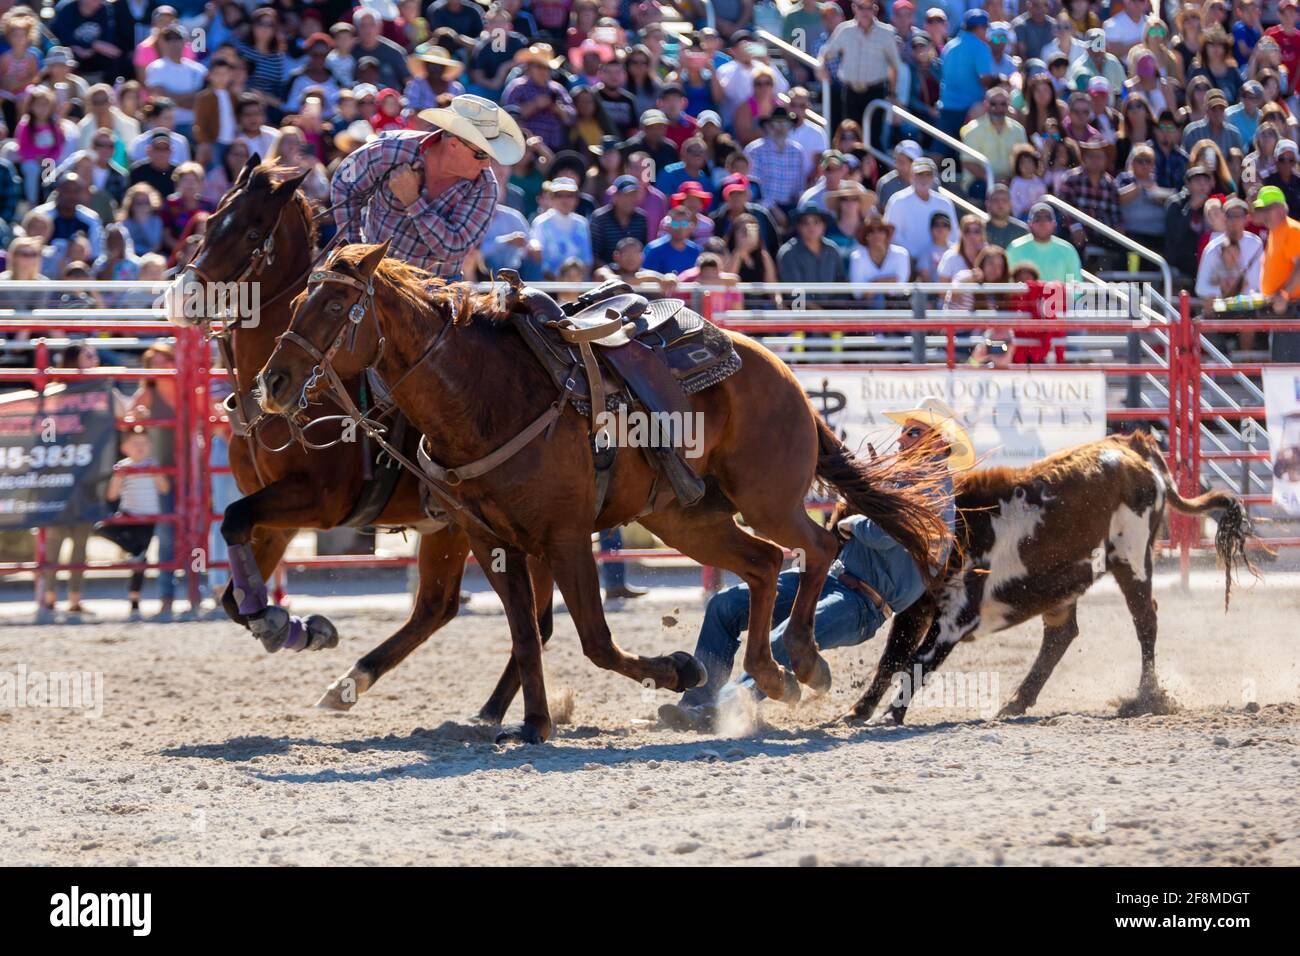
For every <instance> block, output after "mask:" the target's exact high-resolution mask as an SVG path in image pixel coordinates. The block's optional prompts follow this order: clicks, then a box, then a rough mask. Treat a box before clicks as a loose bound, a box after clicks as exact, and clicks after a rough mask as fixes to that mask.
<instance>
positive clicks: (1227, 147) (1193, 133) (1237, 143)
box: [1183, 89, 1245, 157]
mask: <svg viewBox="0 0 1300 956" xmlns="http://www.w3.org/2000/svg"><path fill="white" fill-rule="evenodd" d="M1227 113H1228V98H1227V97H1226V96H1225V95H1224V94H1223V91H1222V90H1215V89H1212V90H1210V92H1208V93H1206V94H1205V118H1204V119H1199V120H1196V121H1195V122H1192V123H1188V124H1187V128H1186V129H1184V130H1183V149H1185V150H1186V151H1187V152H1188V153H1190V152H1191V151H1192V148H1193V147H1194V146H1195V145H1196V144H1197V143H1199V142H1200V141H1201V140H1203V139H1208V140H1212V141H1213V142H1214V145H1215V146H1217V147H1218V149H1219V155H1221V156H1224V157H1228V156H1231V155H1232V150H1234V149H1238V150H1240V149H1243V147H1244V146H1245V140H1244V139H1242V136H1241V133H1240V131H1239V130H1238V129H1237V128H1236V127H1235V126H1233V125H1232V124H1231V123H1229V122H1228V121H1227Z"/></svg>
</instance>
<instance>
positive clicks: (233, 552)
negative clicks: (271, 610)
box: [228, 544, 266, 617]
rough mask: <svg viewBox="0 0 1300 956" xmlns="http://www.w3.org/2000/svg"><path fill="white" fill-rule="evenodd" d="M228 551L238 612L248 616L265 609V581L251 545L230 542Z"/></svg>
mask: <svg viewBox="0 0 1300 956" xmlns="http://www.w3.org/2000/svg"><path fill="white" fill-rule="evenodd" d="M228 553H229V556H230V580H231V583H232V584H233V585H234V590H235V601H236V602H237V603H238V605H239V613H240V614H243V615H244V616H245V617H248V616H250V615H253V614H257V613H259V612H261V611H264V610H266V582H265V581H263V580H262V572H261V571H259V570H258V568H257V562H256V561H255V560H254V559H253V546H252V545H250V544H232V545H231V546H230V547H229V549H228Z"/></svg>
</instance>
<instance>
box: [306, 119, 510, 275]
mask: <svg viewBox="0 0 1300 956" xmlns="http://www.w3.org/2000/svg"><path fill="white" fill-rule="evenodd" d="M430 135H431V134H429V133H427V132H421V131H417V130H396V131H393V132H390V133H385V134H383V135H381V136H380V137H379V138H378V139H376V140H374V141H372V142H369V143H367V144H366V145H365V146H362V147H361V148H360V149H358V150H356V152H354V153H352V154H351V155H349V156H348V157H347V158H346V159H344V160H343V161H342V162H341V163H339V166H338V169H336V170H335V172H334V179H333V181H332V182H331V183H330V203H331V204H334V205H336V206H337V207H338V208H336V209H335V210H334V222H335V223H336V224H337V225H338V230H339V234H340V239H339V242H383V241H384V240H385V239H392V240H393V243H392V245H391V246H390V247H389V252H388V254H389V255H391V256H392V257H393V258H395V259H401V260H402V261H403V262H408V263H410V264H411V265H413V266H419V267H420V268H422V269H426V270H428V271H429V272H432V273H433V274H434V275H439V276H443V277H444V278H447V277H451V276H456V275H459V274H460V271H461V264H462V263H463V262H464V261H465V257H466V256H467V255H469V253H470V252H472V251H473V250H474V249H476V248H478V244H479V243H480V242H481V241H482V240H483V235H484V233H486V232H487V228H488V223H490V222H491V221H492V211H493V210H494V209H495V208H496V203H497V181H496V177H495V176H493V175H492V170H490V169H485V170H483V172H482V173H481V174H479V177H478V178H477V179H474V180H468V179H466V180H462V181H460V182H458V183H456V184H455V185H453V186H452V187H451V188H449V189H447V190H446V191H445V192H443V193H442V194H440V195H438V196H437V197H435V198H433V199H429V198H428V197H427V196H424V195H421V196H420V199H419V200H418V201H417V202H415V203H414V204H413V205H410V206H403V205H402V203H401V202H400V201H398V199H397V197H396V196H394V195H393V191H392V189H390V188H389V186H388V184H387V183H384V184H383V185H382V186H380V187H379V189H378V191H377V192H375V193H374V195H372V196H371V197H370V199H369V200H368V201H367V202H366V204H365V207H364V208H358V206H359V204H358V201H357V198H355V197H359V196H361V195H362V194H363V193H365V192H366V190H368V189H370V188H371V187H372V186H374V184H375V183H377V182H379V181H380V180H381V179H382V178H383V177H384V176H385V175H386V174H387V173H388V172H389V171H390V170H392V169H394V168H396V167H397V166H400V165H410V164H412V163H418V168H419V170H420V174H421V177H423V175H424V164H423V162H422V161H421V159H420V157H421V152H420V148H421V147H422V146H423V145H424V142H425V140H427V139H428V138H429V136H430Z"/></svg>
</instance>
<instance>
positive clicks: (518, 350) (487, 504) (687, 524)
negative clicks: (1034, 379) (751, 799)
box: [259, 243, 948, 742]
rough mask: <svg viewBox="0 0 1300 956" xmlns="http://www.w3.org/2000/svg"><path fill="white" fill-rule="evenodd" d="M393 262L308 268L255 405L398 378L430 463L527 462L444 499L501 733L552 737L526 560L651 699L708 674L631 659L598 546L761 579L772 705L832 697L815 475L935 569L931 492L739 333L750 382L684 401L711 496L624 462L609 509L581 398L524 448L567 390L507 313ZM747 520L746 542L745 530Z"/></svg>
mask: <svg viewBox="0 0 1300 956" xmlns="http://www.w3.org/2000/svg"><path fill="white" fill-rule="evenodd" d="M386 251H387V244H386V243H385V244H384V245H381V246H368V245H353V246H345V247H342V248H341V249H339V250H336V251H335V252H333V253H332V254H331V255H330V257H329V259H328V260H327V262H326V264H325V266H324V267H323V269H322V270H319V271H316V272H313V274H312V278H311V280H310V281H309V283H308V287H307V290H306V292H305V293H303V294H302V295H300V296H299V297H298V299H297V300H295V310H296V311H295V314H294V318H293V320H292V322H291V325H290V332H289V333H288V335H287V336H285V337H283V338H282V340H281V343H280V344H279V345H278V346H277V347H276V349H275V351H274V352H273V353H272V354H271V357H270V359H269V360H268V361H267V363H266V365H265V367H264V368H263V370H262V372H261V374H260V376H259V383H260V389H259V393H260V400H261V403H262V407H263V408H264V409H265V410H266V411H268V412H276V413H283V412H286V411H290V410H292V408H294V407H296V406H297V404H298V402H299V401H300V398H301V396H302V395H304V394H305V390H307V389H310V388H313V387H316V386H315V384H314V383H317V382H319V381H321V373H322V370H323V369H329V370H332V372H330V373H327V375H328V374H333V375H337V376H340V377H342V378H347V377H350V376H356V375H359V374H361V372H362V371H363V370H364V369H365V368H367V367H374V368H376V369H377V370H378V371H379V372H380V373H381V375H382V376H383V377H384V379H385V381H387V382H389V383H392V389H393V396H394V399H395V400H396V401H397V404H398V406H399V407H400V408H401V409H402V410H403V411H404V412H405V413H406V415H407V417H408V418H409V419H410V420H411V422H412V423H413V424H414V425H415V426H416V428H417V429H419V431H421V432H422V433H423V434H424V436H425V440H426V442H427V451H428V454H429V456H430V457H431V458H434V459H436V460H437V461H438V462H441V463H443V464H444V465H454V466H458V467H462V468H464V467H465V465H466V464H468V463H473V462H479V461H480V460H482V459H484V458H485V457H486V456H489V455H491V454H493V453H495V452H497V451H498V450H499V449H501V448H503V447H504V446H511V447H516V448H517V449H518V450H517V452H515V453H514V454H512V455H511V457H510V458H509V460H508V461H506V462H505V463H504V464H502V465H500V466H499V467H495V468H493V469H492V470H490V471H488V472H487V473H486V474H482V475H480V476H478V477H471V478H466V479H463V480H457V481H456V482H455V483H454V484H443V483H439V484H438V485H437V486H436V487H437V488H438V489H439V493H440V494H441V495H443V496H444V498H445V499H447V500H450V501H451V502H452V505H451V508H450V511H451V514H452V517H453V519H454V520H456V521H458V523H460V524H461V525H462V527H464V528H465V529H466V531H467V532H468V534H469V540H470V548H471V550H472V551H473V553H474V554H475V556H476V557H477V558H478V561H479V563H480V565H481V566H482V567H483V569H484V572H485V573H486V574H487V576H488V578H489V580H490V581H491V582H492V585H493V587H494V588H495V589H496V591H497V593H498V594H499V595H500V596H501V598H502V601H503V603H504V604H505V606H506V614H507V617H508V619H509V624H510V632H511V639H512V646H513V654H514V660H515V662H516V664H517V665H518V666H519V669H520V672H521V676H522V681H523V692H524V722H523V724H522V725H517V726H513V727H510V728H508V729H506V730H505V731H504V732H503V734H502V738H507V739H517V740H523V741H527V742H538V741H541V740H544V739H546V738H547V737H548V736H549V734H550V732H551V718H550V714H549V711H548V708H547V700H546V693H545V684H544V678H543V674H542V667H541V641H540V639H539V634H538V631H537V624H536V614H535V608H534V596H533V590H532V588H531V587H530V585H529V578H528V573H527V572H528V566H527V563H526V561H525V556H528V555H532V556H536V557H539V558H541V559H543V560H544V561H545V562H546V564H547V566H548V567H549V568H550V569H551V572H552V573H553V575H554V577H555V582H556V584H557V586H558V587H559V589H560V592H561V594H562V595H563V596H564V599H565V602H566V605H567V606H568V608H569V612H570V614H571V615H572V617H573V621H574V624H575V626H576V628H577V630H578V634H579V636H580V638H581V640H582V646H583V651H584V652H585V653H586V655H587V656H588V657H589V658H590V659H591V660H592V661H593V662H594V663H596V664H597V665H599V666H601V667H605V668H608V669H611V670H614V671H617V672H618V673H621V674H623V675H625V676H627V677H631V678H633V679H634V680H637V681H639V682H649V683H651V684H653V686H655V687H660V688H667V689H670V690H676V691H681V690H685V689H687V688H689V687H691V686H696V685H698V684H699V683H701V682H702V681H703V679H704V677H705V674H704V672H703V668H702V667H701V665H700V664H699V662H697V661H695V659H694V658H692V657H691V656H690V655H688V654H684V653H682V652H678V653H676V654H673V655H669V656H664V657H652V658H647V657H636V656H634V655H632V654H629V653H627V652H625V651H623V650H622V649H620V648H619V647H618V646H617V645H616V644H615V643H614V641H613V639H612V637H611V635H610V632H609V627H608V625H607V623H606V621H605V617H604V614H603V610H602V607H601V601H600V585H599V577H598V573H597V567H596V563H595V560H594V559H593V556H592V553H591V533H592V531H593V530H596V529H603V528H608V527H612V526H614V525H618V524H623V523H626V522H627V521H630V520H632V519H633V518H636V519H637V520H639V521H640V522H641V523H642V524H643V525H645V526H646V527H647V528H649V529H650V530H651V531H652V532H653V533H654V534H656V535H658V536H659V537H660V538H661V539H663V540H664V541H665V542H666V543H667V544H668V545H669V546H671V547H675V548H677V549H678V550H680V551H681V552H682V553H684V554H686V555H689V556H690V557H691V558H693V559H695V560H696V561H699V562H700V563H702V564H708V565H713V566H717V567H723V568H727V569H729V570H731V571H733V572H734V573H736V574H738V575H739V576H740V577H741V578H742V579H743V580H744V581H745V582H746V583H747V584H748V585H749V587H750V615H749V636H748V641H747V644H746V648H745V658H744V663H745V669H746V671H747V672H748V673H750V674H751V675H753V676H754V678H755V680H756V682H757V684H758V686H759V687H760V689H761V690H762V691H763V692H764V693H766V694H767V695H768V696H769V697H772V698H775V699H778V700H782V699H784V700H792V699H797V697H798V695H799V684H798V682H802V683H805V684H809V685H810V686H812V687H814V688H815V689H825V688H826V687H828V686H829V684H830V670H829V668H828V667H827V665H826V662H825V660H824V659H823V658H822V657H821V655H820V654H819V653H818V650H817V646H816V643H815V641H814V639H813V613H814V610H815V607H816V602H817V599H818V597H819V596H820V593H821V589H822V584H823V582H824V579H825V577H826V573H827V571H828V570H829V568H830V565H831V562H832V561H833V559H834V558H835V556H836V553H837V547H836V542H835V539H834V536H833V535H832V534H831V532H829V531H828V530H826V529H825V528H823V527H821V526H820V525H818V524H817V523H816V522H814V521H813V520H812V519H811V518H809V516H808V514H807V512H806V511H805V508H804V500H805V496H806V495H807V492H808V490H809V488H810V486H811V485H812V483H813V481H814V479H820V480H821V481H823V482H825V483H826V484H828V485H830V486H831V487H833V488H835V489H836V490H837V491H838V492H839V493H840V494H842V495H843V496H844V497H845V498H846V500H847V501H848V502H849V504H850V506H851V507H853V508H854V509H855V510H857V511H859V512H861V513H862V514H865V515H867V516H868V517H870V518H872V519H874V520H875V521H877V522H878V523H879V524H880V526H881V527H882V528H883V529H884V530H885V531H887V532H888V533H889V534H890V535H892V536H893V537H894V539H895V540H897V541H898V542H899V543H900V545H901V546H903V547H904V548H906V549H907V551H908V552H909V553H910V554H911V555H912V556H913V557H914V558H915V559H916V560H917V561H918V563H919V564H920V565H921V566H922V567H930V565H931V560H932V558H931V556H932V554H934V553H935V551H934V549H935V548H937V547H938V546H940V545H941V544H942V542H943V541H944V540H945V538H946V537H947V534H948V532H947V529H946V527H945V525H944V523H943V521H942V520H941V519H940V518H939V516H938V515H937V514H936V513H935V511H934V510H933V509H932V507H931V504H930V499H929V498H928V497H927V493H928V488H927V487H924V486H923V485H922V484H921V483H920V479H919V477H918V476H916V475H915V474H913V473H912V472H909V471H907V470H906V464H905V462H904V461H903V460H902V459H883V458H882V459H880V460H879V461H876V462H870V463H868V462H864V461H860V460H858V459H857V458H855V457H854V456H853V455H852V454H851V453H850V452H849V451H848V449H847V448H845V447H844V445H843V444H842V443H841V442H840V441H839V440H838V439H837V438H836V437H835V435H834V434H833V433H832V432H831V431H830V429H829V428H827V427H826V426H825V424H824V423H823V422H822V421H821V419H820V418H819V417H818V415H817V414H816V412H815V411H814V409H813V408H812V406H811V405H810V404H809V402H808V398H807V396H806V395H805V394H804V391H803V389H802V388H801V387H800V385H799V383H798V381H797V380H796V379H795V378H794V376H793V375H792V374H791V373H790V371H789V370H788V369H787V368H786V366H785V365H784V364H782V363H781V361H780V360H779V359H777V358H776V356H774V355H773V354H772V353H771V352H769V351H768V350H767V349H766V348H764V347H763V346H761V345H759V344H758V343H756V342H754V341H753V340H751V339H749V338H747V337H745V336H743V335H738V334H731V335H730V337H731V339H732V342H733V344H734V347H735V349H736V351H737V353H738V354H739V355H740V358H741V365H740V368H739V370H738V371H736V372H735V373H734V374H732V375H731V376H730V377H728V378H726V379H725V380H723V381H722V382H721V383H719V384H717V385H714V386H713V387H711V388H708V389H706V390H704V391H701V392H699V393H697V394H695V395H693V396H691V397H690V404H691V408H692V413H693V414H694V415H695V416H696V417H697V420H698V424H697V425H696V434H697V435H702V442H701V449H700V455H699V457H697V458H695V459H694V461H693V462H692V467H693V468H694V470H695V471H696V472H697V473H698V475H699V476H700V477H701V478H703V479H704V482H705V486H706V489H707V493H706V494H705V497H704V498H703V500H701V501H700V502H699V503H697V504H695V505H694V506H692V507H689V508H687V507H683V506H681V505H680V504H679V503H678V502H677V500H676V498H674V497H672V496H671V494H669V493H667V492H666V490H665V493H663V494H656V492H657V491H658V489H659V485H658V482H657V479H656V475H655V472H654V470H653V468H652V467H651V465H650V464H649V463H648V461H647V459H646V457H644V456H643V455H641V454H636V453H626V454H620V455H618V456H617V458H616V461H615V464H614V466H613V475H612V478H611V479H610V481H609V486H608V493H607V495H606V496H605V498H604V504H603V506H602V507H600V508H599V510H598V509H597V504H596V502H597V497H596V490H595V471H594V465H593V456H592V450H591V443H590V437H589V433H588V430H587V422H586V419H585V418H584V417H583V416H581V415H579V414H578V412H577V411H576V410H575V409H574V408H573V407H572V406H571V405H570V406H567V407H564V408H563V409H562V410H561V413H560V414H559V416H558V417H556V418H553V420H552V430H551V431H550V432H549V433H547V434H545V435H543V434H542V433H536V432H535V433H533V435H534V437H532V438H531V439H530V440H528V441H526V442H523V443H520V442H519V438H520V437H523V436H526V434H527V433H528V431H529V430H530V427H535V426H536V423H537V422H538V421H540V420H542V419H543V418H545V417H547V415H548V414H549V412H548V409H549V408H551V407H552V406H555V405H556V403H557V398H558V396H557V393H556V388H555V386H554V385H553V383H552V382H551V379H550V378H549V376H548V374H547V373H546V371H545V370H544V369H543V368H542V367H541V365H540V363H538V362H537V361H536V360H535V359H534V357H533V355H532V354H531V353H530V352H529V350H528V347H527V346H526V344H525V342H524V340H523V338H522V337H521V336H520V335H519V333H518V332H517V331H516V330H515V329H514V327H513V325H512V324H511V323H510V322H508V321H504V319H505V318H506V315H505V312H506V309H507V302H508V300H507V299H504V298H502V297H501V296H497V295H476V294H473V293H472V292H470V290H469V289H468V287H466V286H463V285H446V284H444V283H443V282H442V281H441V280H438V279H434V278H433V277H431V276H429V275H428V274H427V273H424V272H421V271H420V270H418V269H413V268H411V267H410V266H407V265H405V264H403V263H401V262H397V261H395V260H391V259H385V258H384V256H385V253H386ZM729 334H730V333H729ZM345 342H346V343H347V347H343V343H345ZM331 343H332V344H331ZM913 480H915V481H916V482H917V483H915V484H914V483H912V482H913ZM652 498H653V499H654V500H651V499H652ZM647 509H649V513H646V512H647ZM737 513H739V514H741V515H743V516H744V518H745V520H746V522H747V523H748V525H749V526H750V527H751V528H752V529H753V530H754V532H755V533H754V534H750V533H748V532H746V531H745V530H743V529H742V528H740V527H739V526H738V525H737V523H736V521H735V517H734V516H735V515H736V514H737ZM759 535H762V537H759ZM778 545H784V546H786V547H789V548H791V549H793V550H794V552H795V554H796V556H797V557H798V559H799V560H800V561H801V562H802V567H803V575H802V578H801V583H800V585H799V591H798V594H797V596H796V599H795V602H794V607H793V610H792V613H791V616H790V620H789V624H788V625H787V630H786V632H785V638H784V640H785V642H786V646H787V647H788V648H789V650H790V655H791V660H792V663H793V665H794V673H793V674H792V673H790V672H789V671H787V670H785V669H784V668H782V667H780V666H779V665H778V664H777V663H776V662H775V661H774V660H773V658H772V652H771V647H770V643H769V631H770V627H771V620H772V610H773V604H774V601H775V598H776V578H777V575H778V573H779V572H780V570H781V567H782V564H783V560H784V555H783V553H782V549H781V547H779V546H778Z"/></svg>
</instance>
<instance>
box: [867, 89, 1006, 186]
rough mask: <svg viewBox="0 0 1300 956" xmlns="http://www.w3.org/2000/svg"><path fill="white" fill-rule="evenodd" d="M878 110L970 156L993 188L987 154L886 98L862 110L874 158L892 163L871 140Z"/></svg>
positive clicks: (889, 157)
mask: <svg viewBox="0 0 1300 956" xmlns="http://www.w3.org/2000/svg"><path fill="white" fill-rule="evenodd" d="M878 112H885V113H888V114H890V115H892V116H896V117H898V118H899V119H901V120H903V121H904V122H906V123H911V124H912V125H913V126H915V127H917V128H918V129H920V130H921V131H922V132H924V133H927V134H929V135H930V136H931V137H933V138H934V139H937V140H938V141H939V142H941V143H943V144H944V145H946V146H948V147H950V148H952V149H954V150H956V151H957V152H959V153H961V154H962V155H963V156H968V157H970V159H972V160H973V161H974V162H977V163H979V164H980V165H981V166H983V168H984V181H985V182H986V183H987V188H988V189H989V190H990V191H991V190H992V189H993V168H992V167H991V166H990V165H989V158H988V157H987V156H985V155H984V154H983V153H981V152H980V151H979V150H977V149H974V148H973V147H971V146H967V145H966V144H965V143H963V142H962V141H961V140H959V139H956V138H954V137H952V136H949V135H948V134H947V133H945V132H944V131H943V130H941V129H939V127H937V126H933V125H931V124H930V123H927V122H926V121H925V120H923V119H921V117H919V116H917V115H916V114H915V113H909V112H908V111H907V110H905V109H903V108H902V107H901V106H898V105H897V104H894V103H890V102H889V101H888V100H872V101H871V102H870V103H868V104H867V108H866V109H865V110H863V112H862V135H863V136H865V137H866V138H867V143H866V147H867V150H868V151H869V152H870V153H871V155H872V156H875V157H876V159H879V160H883V161H884V162H886V163H889V164H890V165H891V166H892V165H893V164H894V159H893V157H892V156H890V155H888V154H887V153H885V152H884V151H883V150H882V149H881V148H880V147H879V145H877V144H876V143H873V142H871V117H872V116H873V115H874V114H876V113H878ZM882 126H883V123H882Z"/></svg>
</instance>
